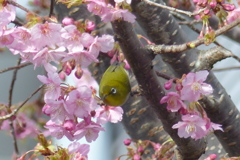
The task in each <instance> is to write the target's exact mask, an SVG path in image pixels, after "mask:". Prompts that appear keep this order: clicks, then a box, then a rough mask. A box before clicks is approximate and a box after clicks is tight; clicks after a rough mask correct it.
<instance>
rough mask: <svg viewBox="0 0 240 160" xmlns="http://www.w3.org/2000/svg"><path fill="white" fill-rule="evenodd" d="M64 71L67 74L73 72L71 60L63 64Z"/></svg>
mask: <svg viewBox="0 0 240 160" xmlns="http://www.w3.org/2000/svg"><path fill="white" fill-rule="evenodd" d="M63 71H64V72H65V73H66V75H68V76H69V75H70V74H71V72H72V67H71V66H70V63H69V62H65V63H64V64H63Z"/></svg>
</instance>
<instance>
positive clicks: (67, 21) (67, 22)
mask: <svg viewBox="0 0 240 160" xmlns="http://www.w3.org/2000/svg"><path fill="white" fill-rule="evenodd" d="M62 24H63V25H64V26H68V25H71V24H74V20H73V19H72V18H70V17H65V18H64V19H63V20H62Z"/></svg>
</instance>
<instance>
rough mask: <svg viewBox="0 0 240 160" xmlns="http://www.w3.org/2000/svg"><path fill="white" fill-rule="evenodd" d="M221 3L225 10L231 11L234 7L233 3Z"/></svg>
mask: <svg viewBox="0 0 240 160" xmlns="http://www.w3.org/2000/svg"><path fill="white" fill-rule="evenodd" d="M221 5H222V7H223V8H224V9H225V10H226V11H233V10H234V9H235V6H234V5H233V4H229V3H226V4H221Z"/></svg>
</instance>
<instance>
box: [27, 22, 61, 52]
mask: <svg viewBox="0 0 240 160" xmlns="http://www.w3.org/2000/svg"><path fill="white" fill-rule="evenodd" d="M62 32H64V30H63V28H62V26H61V24H56V23H48V22H46V23H44V24H40V23H37V24H36V25H34V26H33V27H32V28H31V35H32V37H31V40H32V41H33V42H34V45H35V46H36V47H37V48H39V49H41V48H42V47H45V46H49V47H52V48H55V45H57V44H59V43H60V42H62V37H61V33H62ZM43 39H44V40H43Z"/></svg>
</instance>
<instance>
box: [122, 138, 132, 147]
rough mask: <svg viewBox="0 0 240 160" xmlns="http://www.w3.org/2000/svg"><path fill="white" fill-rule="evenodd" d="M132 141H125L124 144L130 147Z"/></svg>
mask: <svg viewBox="0 0 240 160" xmlns="http://www.w3.org/2000/svg"><path fill="white" fill-rule="evenodd" d="M131 142H132V140H131V139H125V140H124V141H123V143H124V144H125V145H126V146H129V145H130V144H131Z"/></svg>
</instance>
